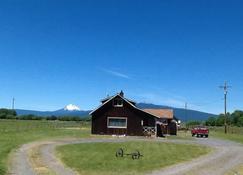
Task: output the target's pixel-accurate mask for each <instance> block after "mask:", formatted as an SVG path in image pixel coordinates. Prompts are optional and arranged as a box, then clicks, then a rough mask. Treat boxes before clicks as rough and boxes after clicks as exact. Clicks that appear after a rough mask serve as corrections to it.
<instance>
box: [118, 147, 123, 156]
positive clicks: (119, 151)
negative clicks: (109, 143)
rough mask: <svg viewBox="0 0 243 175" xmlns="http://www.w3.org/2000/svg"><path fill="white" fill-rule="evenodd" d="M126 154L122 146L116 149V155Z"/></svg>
mask: <svg viewBox="0 0 243 175" xmlns="http://www.w3.org/2000/svg"><path fill="white" fill-rule="evenodd" d="M123 155H124V151H123V149H122V148H119V149H118V150H117V151H116V157H123Z"/></svg>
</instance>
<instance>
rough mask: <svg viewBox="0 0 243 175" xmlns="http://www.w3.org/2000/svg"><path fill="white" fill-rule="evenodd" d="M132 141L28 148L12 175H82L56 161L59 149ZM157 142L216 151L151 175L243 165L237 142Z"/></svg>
mask: <svg viewBox="0 0 243 175" xmlns="http://www.w3.org/2000/svg"><path fill="white" fill-rule="evenodd" d="M131 139H132V140H134V138H129V137H128V138H119V139H114V138H112V139H79V140H77V139H62V140H53V141H39V142H33V143H30V144H25V145H23V146H22V147H21V148H20V149H18V150H17V151H16V152H15V153H14V154H13V155H12V161H11V166H10V169H9V174H14V175H38V174H57V175H75V174H78V173H76V172H75V171H73V170H72V169H70V168H68V167H66V166H64V165H63V164H62V163H61V162H60V160H59V159H58V158H56V157H55V147H57V146H59V145H66V144H77V143H94V142H124V141H129V140H131ZM137 140H143V139H137ZM155 141H160V142H173V143H178V144H180V143H181V144H183V143H186V144H199V145H205V146H209V147H212V148H214V151H213V152H212V153H210V154H208V155H205V156H201V157H199V158H196V159H193V160H192V161H187V162H184V163H180V164H176V165H172V166H170V167H168V168H164V169H161V170H156V171H154V172H152V173H151V174H150V175H183V174H186V175H208V174H213V175H222V174H225V173H226V172H228V171H230V170H231V169H233V168H234V167H236V166H238V165H240V164H243V146H242V145H241V144H238V143H235V142H231V141H226V140H218V139H213V138H208V139H203V138H196V139H194V140H167V139H158V140H157V139H156V140H155Z"/></svg>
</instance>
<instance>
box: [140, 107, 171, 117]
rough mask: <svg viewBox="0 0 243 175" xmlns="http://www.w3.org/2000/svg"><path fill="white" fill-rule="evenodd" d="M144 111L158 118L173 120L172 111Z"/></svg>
mask: <svg viewBox="0 0 243 175" xmlns="http://www.w3.org/2000/svg"><path fill="white" fill-rule="evenodd" d="M143 111H145V112H147V113H149V114H151V115H154V116H156V117H158V118H164V119H173V110H172V109H143Z"/></svg>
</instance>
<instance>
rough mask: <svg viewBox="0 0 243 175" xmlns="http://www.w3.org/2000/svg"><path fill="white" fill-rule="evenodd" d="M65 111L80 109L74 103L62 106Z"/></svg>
mask: <svg viewBox="0 0 243 175" xmlns="http://www.w3.org/2000/svg"><path fill="white" fill-rule="evenodd" d="M63 109H64V110H65V111H81V109H80V108H79V107H78V106H76V105H74V104H69V105H67V106H65V107H64V108H63Z"/></svg>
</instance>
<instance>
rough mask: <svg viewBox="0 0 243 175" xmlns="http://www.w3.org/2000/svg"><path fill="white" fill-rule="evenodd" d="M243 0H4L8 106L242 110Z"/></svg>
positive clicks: (1, 17) (3, 81)
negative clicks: (115, 97) (118, 98)
mask: <svg viewBox="0 0 243 175" xmlns="http://www.w3.org/2000/svg"><path fill="white" fill-rule="evenodd" d="M242 9H243V1H241V0H233V1H231V0H228V1H224V0H199V1H195V0H190V1H189V0H183V1H181V0H167V1H166V0H163V1H161V0H151V1H149V0H102V1H100V0H96V1H94V0H88V1H80V0H65V1H63V0H35V1H33V0H8V1H0V107H10V106H11V99H12V97H15V98H16V108H23V109H34V110H56V109H59V108H62V107H63V106H65V105H66V104H69V103H73V104H76V105H78V106H80V108H82V109H92V108H94V107H96V106H97V105H99V100H100V99H101V98H103V97H105V96H106V95H107V94H109V95H112V94H114V93H116V92H119V91H120V90H121V89H122V90H123V91H124V92H125V96H126V97H129V98H131V99H134V100H135V101H137V102H150V103H155V104H162V105H170V106H174V107H184V103H185V102H187V103H188V107H189V108H191V109H197V110H202V111H206V112H213V113H220V112H223V100H222V99H223V91H222V90H221V89H219V87H218V86H219V85H222V84H223V83H224V81H225V80H227V81H228V82H229V84H230V85H231V86H232V88H231V89H230V91H229V94H228V102H229V110H230V111H232V110H235V109H243V69H242V67H243V10H242Z"/></svg>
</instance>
